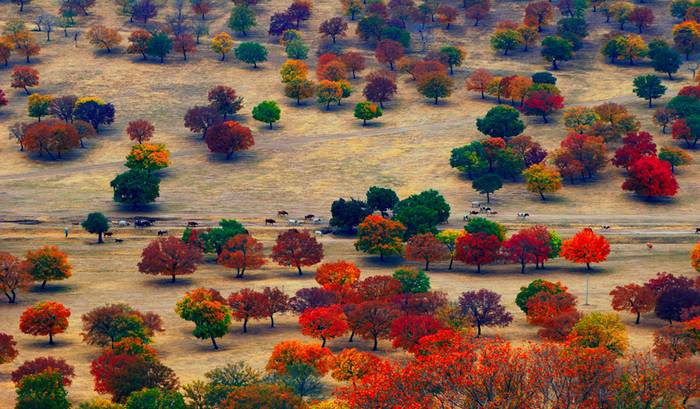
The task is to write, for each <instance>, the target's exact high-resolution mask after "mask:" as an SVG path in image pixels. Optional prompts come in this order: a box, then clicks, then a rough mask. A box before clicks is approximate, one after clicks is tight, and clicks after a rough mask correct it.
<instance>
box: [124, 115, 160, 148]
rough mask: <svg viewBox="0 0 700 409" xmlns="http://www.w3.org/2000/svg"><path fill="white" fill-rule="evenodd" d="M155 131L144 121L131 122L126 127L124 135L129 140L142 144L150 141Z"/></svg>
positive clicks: (151, 125)
mask: <svg viewBox="0 0 700 409" xmlns="http://www.w3.org/2000/svg"><path fill="white" fill-rule="evenodd" d="M155 130H156V128H155V127H154V126H153V124H152V123H150V122H148V121H146V120H145V119H137V120H135V121H131V122H129V126H127V127H126V133H127V134H128V135H129V139H131V140H132V141H136V142H138V143H143V142H144V141H147V140H149V139H151V138H152V137H153V131H155Z"/></svg>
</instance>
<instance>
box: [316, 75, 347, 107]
mask: <svg viewBox="0 0 700 409" xmlns="http://www.w3.org/2000/svg"><path fill="white" fill-rule="evenodd" d="M316 94H317V95H318V103H319V104H325V105H326V110H328V109H330V107H331V104H332V103H336V102H337V103H338V104H340V100H341V99H342V98H343V88H342V87H341V86H340V83H339V82H335V81H329V80H321V81H319V83H318V86H317V89H316Z"/></svg>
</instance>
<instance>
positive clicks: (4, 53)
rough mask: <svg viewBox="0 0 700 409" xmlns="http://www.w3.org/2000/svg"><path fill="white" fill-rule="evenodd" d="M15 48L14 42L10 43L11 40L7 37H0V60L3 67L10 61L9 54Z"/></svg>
mask: <svg viewBox="0 0 700 409" xmlns="http://www.w3.org/2000/svg"><path fill="white" fill-rule="evenodd" d="M14 50H15V46H14V44H12V41H10V40H9V39H1V40H0V61H2V62H3V63H4V64H5V67H7V66H8V65H9V62H10V56H11V55H12V51H14Z"/></svg>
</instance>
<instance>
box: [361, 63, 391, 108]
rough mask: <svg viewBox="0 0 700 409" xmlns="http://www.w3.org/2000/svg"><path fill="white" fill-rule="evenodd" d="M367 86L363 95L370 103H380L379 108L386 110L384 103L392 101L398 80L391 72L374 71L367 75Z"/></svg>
mask: <svg viewBox="0 0 700 409" xmlns="http://www.w3.org/2000/svg"><path fill="white" fill-rule="evenodd" d="M366 80H367V84H366V85H365V88H364V90H363V91H362V94H363V95H364V96H365V98H367V99H368V100H369V101H372V102H376V103H379V107H380V108H382V109H384V103H385V102H387V101H391V99H392V98H393V96H394V94H396V90H397V88H396V78H395V77H394V75H393V74H391V73H390V72H389V71H385V70H380V71H374V72H372V73H370V74H368V75H367V77H366Z"/></svg>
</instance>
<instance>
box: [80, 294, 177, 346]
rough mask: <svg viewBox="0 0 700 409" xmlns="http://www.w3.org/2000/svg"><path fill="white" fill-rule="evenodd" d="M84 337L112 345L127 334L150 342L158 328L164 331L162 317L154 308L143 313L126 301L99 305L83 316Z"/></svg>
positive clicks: (105, 344)
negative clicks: (125, 302) (153, 311)
mask: <svg viewBox="0 0 700 409" xmlns="http://www.w3.org/2000/svg"><path fill="white" fill-rule="evenodd" d="M81 320H82V321H83V332H82V333H81V335H82V337H83V340H84V341H85V342H86V343H88V344H90V345H99V346H103V347H104V346H109V347H111V348H112V349H114V345H115V343H117V342H120V341H122V340H123V339H126V338H132V339H138V340H140V341H141V342H142V343H144V344H147V343H150V342H151V338H152V337H153V335H154V334H155V333H156V332H162V331H163V320H162V319H161V318H160V316H159V315H158V314H155V313H152V312H146V313H142V312H141V311H138V310H135V309H133V308H131V307H130V306H129V305H127V304H107V305H104V306H102V307H96V308H93V309H92V310H90V311H88V312H87V313H85V314H83V316H82V317H81Z"/></svg>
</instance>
